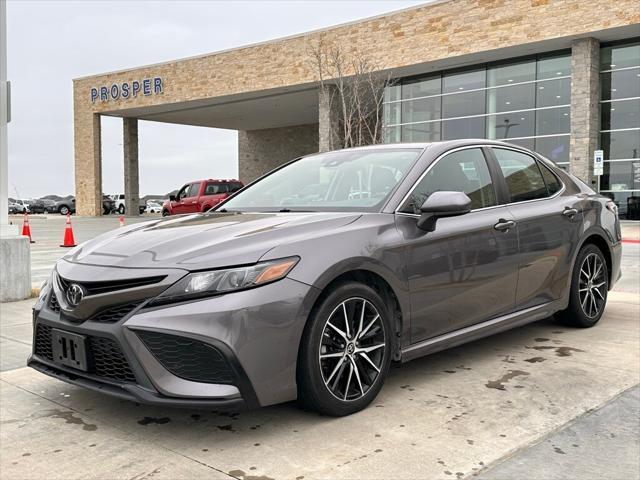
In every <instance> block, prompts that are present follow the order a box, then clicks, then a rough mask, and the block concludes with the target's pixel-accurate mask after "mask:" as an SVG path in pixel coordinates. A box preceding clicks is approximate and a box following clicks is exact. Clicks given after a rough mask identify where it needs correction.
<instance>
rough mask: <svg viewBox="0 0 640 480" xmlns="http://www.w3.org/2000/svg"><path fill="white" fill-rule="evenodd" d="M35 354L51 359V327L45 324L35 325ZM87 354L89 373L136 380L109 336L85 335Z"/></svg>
mask: <svg viewBox="0 0 640 480" xmlns="http://www.w3.org/2000/svg"><path fill="white" fill-rule="evenodd" d="M35 353H36V355H38V356H40V357H42V358H46V359H47V360H49V361H53V350H52V348H51V327H50V326H49V325H45V324H42V323H40V324H37V325H36V339H35ZM87 356H88V357H89V365H91V367H90V369H89V373H93V374H95V375H97V376H99V377H104V378H109V379H111V380H116V381H118V382H131V383H134V382H135V381H136V376H135V375H134V374H133V371H132V370H131V367H130V366H129V362H127V359H126V358H125V356H124V353H123V352H122V350H121V349H120V347H119V346H118V344H117V343H116V342H115V341H113V340H111V339H110V338H104V337H94V336H87ZM91 360H93V361H91Z"/></svg>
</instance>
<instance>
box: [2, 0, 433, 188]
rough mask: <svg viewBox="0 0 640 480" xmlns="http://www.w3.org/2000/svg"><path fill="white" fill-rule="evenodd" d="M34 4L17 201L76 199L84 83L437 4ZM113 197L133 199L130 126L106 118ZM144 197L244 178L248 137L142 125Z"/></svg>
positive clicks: (27, 9) (16, 58)
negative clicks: (75, 89) (242, 151)
mask: <svg viewBox="0 0 640 480" xmlns="http://www.w3.org/2000/svg"><path fill="white" fill-rule="evenodd" d="M425 1H426V0H413V1H411V0H384V1H383V0H378V1H372V0H360V1H339V0H334V1H303V0H299V1H293V0H290V1H268V0H262V1H125V0H115V1H107V2H102V1H97V0H94V1H88V0H86V1H80V0H77V1H55V0H45V1H28V0H9V1H8V4H7V23H8V26H7V27H8V28H7V33H8V76H9V80H11V93H12V121H11V123H10V124H9V196H11V197H15V196H16V189H17V191H18V193H19V196H20V197H22V198H30V197H38V196H42V195H46V194H52V193H55V194H59V195H67V194H69V193H73V191H74V178H73V115H72V112H73V103H72V82H71V81H72V79H73V78H76V77H81V76H85V75H92V74H97V73H103V72H108V71H111V70H117V69H122V68H130V67H137V66H141V65H145V64H149V63H156V62H163V61H167V60H173V59H176V58H181V57H188V56H192V55H198V54H202V53H209V52H215V51H217V50H224V49H227V48H233V47H238V46H241V45H246V44H250V43H255V42H260V41H264V40H270V39H274V38H278V37H283V36H287V35H292V34H296V33H301V32H305V31H308V30H313V29H318V28H324V27H327V26H330V25H335V24H339V23H343V22H348V21H352V20H357V19H360V18H365V17H369V16H372V15H378V14H381V13H385V12H389V11H393V10H398V9H401V8H406V7H409V6H412V5H417V4H420V3H425ZM102 122H103V123H102V125H103V126H102V161H103V163H102V172H103V191H104V192H105V193H118V192H122V191H123V188H124V186H123V175H122V171H123V167H122V120H121V119H119V118H109V117H103V120H102ZM139 137H140V193H141V195H146V194H164V193H166V192H169V191H170V190H173V189H174V188H177V187H179V186H180V184H181V183H182V182H184V181H188V180H194V179H197V178H204V177H218V178H229V177H236V176H237V174H238V161H237V134H236V132H235V131H229V130H219V129H211V128H202V127H188V126H182V125H168V124H162V123H154V122H140V124H139Z"/></svg>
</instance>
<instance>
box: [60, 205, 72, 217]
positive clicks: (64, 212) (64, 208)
mask: <svg viewBox="0 0 640 480" xmlns="http://www.w3.org/2000/svg"><path fill="white" fill-rule="evenodd" d="M58 212H60V215H68V214H69V213H71V211H70V210H69V207H67V206H66V205H63V206H61V207H60V208H59V209H58Z"/></svg>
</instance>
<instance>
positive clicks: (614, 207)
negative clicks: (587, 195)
mask: <svg viewBox="0 0 640 480" xmlns="http://www.w3.org/2000/svg"><path fill="white" fill-rule="evenodd" d="M607 210H609V211H610V212H611V213H613V214H614V215H615V216H616V217H617V216H618V206H617V205H616V204H615V203H614V202H612V201H611V200H609V201H608V202H607Z"/></svg>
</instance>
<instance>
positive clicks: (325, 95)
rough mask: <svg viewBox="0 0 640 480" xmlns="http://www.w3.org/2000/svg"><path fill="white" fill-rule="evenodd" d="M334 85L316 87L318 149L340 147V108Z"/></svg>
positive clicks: (329, 149) (324, 149)
mask: <svg viewBox="0 0 640 480" xmlns="http://www.w3.org/2000/svg"><path fill="white" fill-rule="evenodd" d="M338 107H339V105H338V100H337V93H336V87H335V86H333V85H325V86H324V87H320V88H319V89H318V137H319V138H318V150H319V151H320V152H329V151H331V150H337V149H339V148H342V141H341V138H342V136H341V135H340V123H339V119H340V109H339V108H338Z"/></svg>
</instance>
